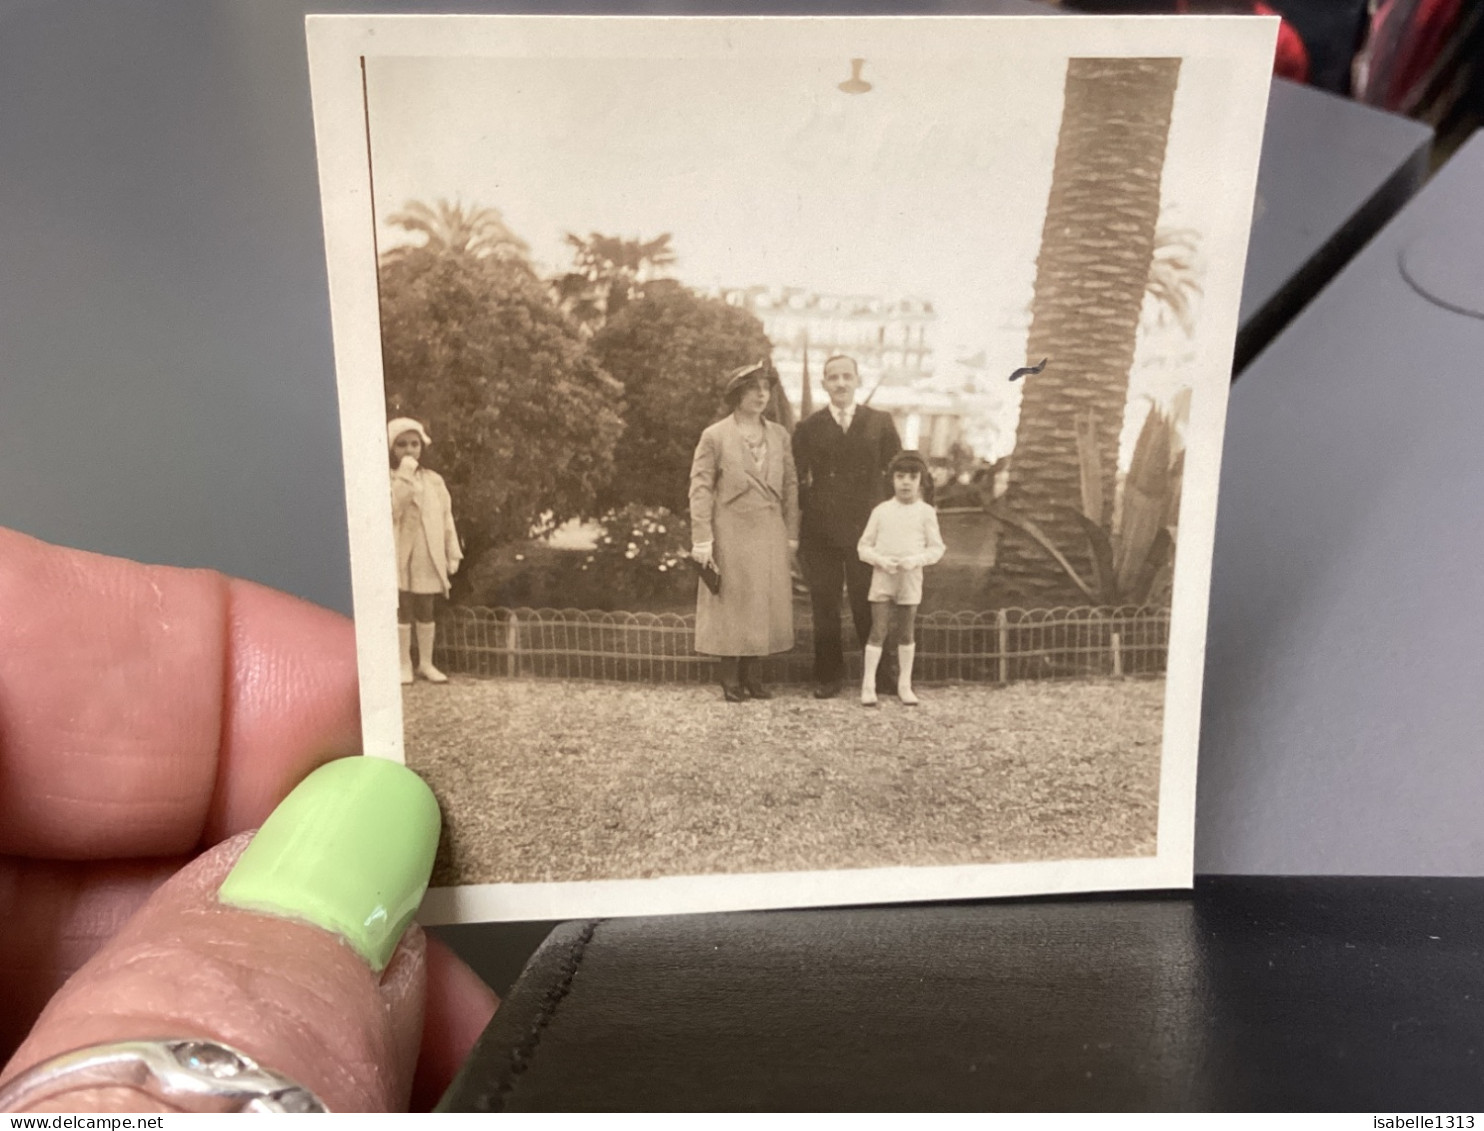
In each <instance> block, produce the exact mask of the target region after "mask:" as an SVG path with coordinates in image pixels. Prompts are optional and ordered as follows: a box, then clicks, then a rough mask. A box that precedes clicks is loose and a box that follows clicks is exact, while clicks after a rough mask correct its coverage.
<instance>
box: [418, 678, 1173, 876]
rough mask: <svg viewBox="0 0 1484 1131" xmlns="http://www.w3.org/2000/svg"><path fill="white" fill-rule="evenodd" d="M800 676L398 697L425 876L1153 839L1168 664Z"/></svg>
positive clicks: (888, 861) (616, 871)
mask: <svg viewBox="0 0 1484 1131" xmlns="http://www.w3.org/2000/svg"><path fill="white" fill-rule="evenodd" d="M922 697H923V705H922V706H921V707H918V708H915V709H911V710H909V709H907V708H904V707H902V706H901V705H900V704H899V703H897V702H896V700H895V699H888V700H885V701H884V702H883V705H882V706H881V707H880V708H878V709H876V710H873V711H872V710H866V709H864V708H862V707H861V706H860V704H859V703H858V702H854V701H852V700H850V699H848V698H840V699H835V700H830V701H825V702H820V701H817V700H815V699H813V698H811V697H809V696H808V694H807V692H805V691H804V690H802V689H800V688H783V689H780V692H779V698H777V699H774V700H772V701H770V702H753V703H746V704H727V703H724V702H723V701H722V699H721V696H720V693H719V691H717V690H716V689H715V688H712V687H697V686H650V685H639V684H622V683H597V682H577V681H570V682H563V681H556V680H545V681H543V680H532V679H519V680H504V679H488V680H480V679H472V678H462V677H458V678H455V679H454V680H453V681H452V682H451V683H449V684H448V685H446V686H433V685H430V684H426V683H421V682H419V683H417V684H415V685H413V686H412V687H410V688H408V689H406V691H405V693H404V696H403V703H404V710H405V715H406V734H407V761H408V764H409V765H410V766H412V767H413V768H414V769H416V770H417V771H418V772H419V773H421V774H422V775H423V776H424V777H425V778H426V779H427V780H428V781H429V783H430V784H431V785H432V787H433V789H434V791H435V792H436V793H437V795H438V797H439V800H440V801H441V802H442V804H443V808H444V819H445V836H444V842H443V845H442V847H441V848H440V851H439V858H438V863H437V866H436V869H435V873H434V879H433V882H434V883H435V884H440V885H441V884H451V883H494V882H504V881H521V882H529V881H553V880H592V879H619V878H629V877H643V876H657V875H686V874H704V873H715V872H770V871H800V870H808V871H813V870H823V869H835V868H869V867H879V866H887V865H908V864H915V865H928V864H965V863H989V862H1001V861H1016V860H1060V859H1079V858H1088V857H1112V856H1140V855H1152V854H1153V853H1154V851H1155V827H1156V818H1157V809H1158V780H1159V757H1160V738H1161V716H1162V710H1163V700H1164V682H1163V681H1162V680H1128V681H1113V680H1103V681H1079V682H1072V683H1052V682H1027V683H1018V684H1011V685H1009V686H1007V687H999V686H994V685H988V684H961V685H951V686H939V687H928V688H926V689H923V690H922Z"/></svg>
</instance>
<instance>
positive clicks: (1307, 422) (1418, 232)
mask: <svg viewBox="0 0 1484 1131" xmlns="http://www.w3.org/2000/svg"><path fill="white" fill-rule="evenodd" d="M1481 201H1484V135H1478V134H1476V135H1475V136H1474V138H1473V139H1472V140H1471V141H1470V142H1469V143H1468V144H1467V145H1465V146H1464V148H1463V149H1461V150H1460V151H1459V152H1458V153H1457V154H1455V155H1454V157H1453V159H1452V160H1451V161H1450V162H1449V163H1448V164H1447V165H1445V166H1444V167H1443V168H1442V170H1441V171H1440V172H1439V173H1438V174H1437V175H1436V176H1435V177H1434V178H1433V179H1432V180H1431V181H1430V182H1429V183H1428V185H1427V186H1426V187H1425V188H1424V189H1423V190H1422V192H1421V193H1420V194H1419V195H1418V196H1417V197H1416V198H1415V199H1414V200H1413V201H1412V202H1411V203H1410V204H1409V205H1408V206H1407V207H1406V208H1405V209H1403V211H1402V212H1401V213H1400V214H1399V215H1398V216H1397V217H1396V218H1395V219H1394V220H1393V221H1392V222H1391V224H1389V225H1388V226H1387V227H1386V228H1385V229H1384V230H1383V231H1382V232H1381V234H1380V235H1378V236H1377V237H1376V239H1375V240H1373V241H1372V242H1371V243H1370V244H1369V245H1367V246H1366V248H1365V249H1364V250H1363V251H1361V253H1360V254H1359V255H1358V256H1356V258H1355V259H1353V260H1352V261H1351V262H1350V264H1349V266H1348V267H1346V268H1345V269H1344V270H1343V271H1342V272H1340V274H1339V275H1338V276H1336V277H1335V279H1334V280H1333V281H1332V282H1331V283H1330V284H1329V286H1328V287H1327V288H1326V289H1325V290H1324V291H1323V292H1321V293H1320V295H1319V296H1318V297H1317V298H1316V299H1315V300H1314V301H1313V302H1312V303H1310V305H1309V306H1308V307H1307V308H1306V309H1305V310H1304V312H1303V313H1302V314H1301V315H1300V316H1299V317H1298V318H1297V319H1296V320H1295V321H1294V322H1293V323H1292V324H1291V325H1290V326H1289V328H1288V329H1287V330H1286V331H1285V332H1284V333H1283V334H1282V335H1280V336H1279V337H1278V338H1277V340H1276V341H1274V342H1273V343H1272V345H1271V346H1269V347H1268V349H1267V350H1265V351H1264V352H1263V353H1262V354H1261V355H1260V356H1259V357H1258V358H1257V359H1256V360H1255V361H1254V362H1253V363H1252V364H1251V365H1250V366H1249V367H1248V368H1247V370H1246V372H1245V373H1243V375H1242V377H1241V379H1240V380H1239V381H1237V383H1236V384H1235V385H1234V386H1233V388H1232V397H1231V407H1230V410H1229V414H1228V418H1227V432H1226V448H1225V453H1224V462H1223V467H1222V482H1221V496H1220V505H1219V510H1218V516H1217V529H1216V548H1215V568H1214V571H1213V575H1212V592H1211V613H1210V636H1209V645H1208V650H1207V656H1206V690H1205V700H1204V716H1203V722H1202V728H1201V735H1202V740H1201V752H1200V759H1201V764H1200V780H1199V797H1198V802H1197V813H1198V814H1199V816H1198V820H1197V823H1196V860H1197V865H1198V868H1199V870H1201V871H1206V872H1227V873H1281V874H1305V873H1310V874H1339V875H1342V874H1373V875H1376V874H1393V875H1420V876H1430V875H1472V876H1477V875H1481V874H1484V821H1481V820H1480V819H1479V812H1480V807H1481V802H1484V756H1481V754H1484V738H1481V735H1484V694H1481V690H1480V689H1481V688H1484V645H1481V641H1484V597H1481V595H1480V589H1479V577H1480V565H1479V563H1480V558H1481V553H1484V505H1481V500H1484V444H1481V443H1480V441H1479V435H1478V433H1479V422H1480V420H1484V210H1481V208H1480V202H1481ZM1404 260H1405V262H1406V263H1407V264H1408V266H1409V267H1410V268H1411V270H1412V274H1413V275H1414V277H1418V276H1420V277H1423V278H1424V280H1425V281H1429V282H1430V283H1431V284H1432V286H1431V289H1432V291H1433V294H1434V296H1435V297H1434V298H1428V297H1424V295H1423V294H1421V293H1419V292H1418V291H1417V290H1416V289H1414V288H1413V287H1412V286H1411V285H1410V284H1409V283H1408V281H1407V279H1406V278H1405V277H1404V275H1403V273H1402V265H1403V261H1404ZM1439 300H1440V301H1439ZM1469 308H1471V309H1472V310H1473V311H1474V312H1475V313H1473V314H1470V313H1465V312H1464V311H1465V310H1467V309H1469Z"/></svg>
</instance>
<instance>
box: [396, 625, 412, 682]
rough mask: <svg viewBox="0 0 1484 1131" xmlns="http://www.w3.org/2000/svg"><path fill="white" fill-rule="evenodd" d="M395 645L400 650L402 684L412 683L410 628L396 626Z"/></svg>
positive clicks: (407, 626)
mask: <svg viewBox="0 0 1484 1131" xmlns="http://www.w3.org/2000/svg"><path fill="white" fill-rule="evenodd" d="M397 644H398V645H399V646H400V648H401V650H402V682H403V683H411V682H412V626H411V625H410V624H399V625H397Z"/></svg>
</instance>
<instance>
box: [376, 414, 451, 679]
mask: <svg viewBox="0 0 1484 1131" xmlns="http://www.w3.org/2000/svg"><path fill="white" fill-rule="evenodd" d="M386 441H387V453H388V456H389V458H390V460H391V467H392V529H393V532H394V533H395V535H396V539H397V637H398V644H399V645H400V647H401V661H402V682H403V683H404V684H405V683H411V682H412V679H413V670H412V635H413V631H414V629H415V630H416V632H417V674H418V675H420V676H422V677H423V678H424V679H425V680H427V681H428V682H429V683H447V682H448V677H447V676H446V675H444V674H443V673H442V672H441V671H439V670H438V669H437V668H435V667H434V666H433V638H434V636H435V634H436V631H437V626H436V625H435V624H434V621H433V598H434V597H435V596H436V595H437V594H439V593H441V594H443V596H445V597H447V596H448V579H449V578H450V577H451V576H453V575H454V574H455V573H457V572H458V569H459V562H461V561H462V560H463V558H464V551H463V550H462V549H461V548H460V546H459V535H458V531H457V530H455V529H454V525H453V501H452V499H451V498H450V497H449V494H448V487H447V486H445V485H444V482H443V476H441V475H439V474H438V473H437V472H436V471H429V470H428V469H427V468H426V467H421V466H419V465H420V463H421V461H422V455H423V448H424V447H425V446H426V445H428V444H431V443H432V442H433V441H432V438H431V437H430V436H429V435H428V433H427V430H426V429H424V428H423V426H422V425H421V424H419V423H418V422H417V421H416V420H413V419H412V418H411V417H407V416H399V417H397V419H395V420H393V421H390V422H389V423H388V424H387V426H386Z"/></svg>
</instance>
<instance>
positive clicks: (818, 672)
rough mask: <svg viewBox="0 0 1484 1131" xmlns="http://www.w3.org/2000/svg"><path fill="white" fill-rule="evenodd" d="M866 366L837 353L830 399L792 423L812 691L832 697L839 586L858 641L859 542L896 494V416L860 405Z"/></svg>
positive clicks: (838, 653) (829, 379)
mask: <svg viewBox="0 0 1484 1131" xmlns="http://www.w3.org/2000/svg"><path fill="white" fill-rule="evenodd" d="M860 380H861V379H860V370H859V368H858V367H857V366H856V363H855V359H854V358H851V357H846V356H844V355H843V354H837V355H835V356H834V357H832V358H830V359H829V360H828V361H826V362H825V363H824V377H823V384H824V389H825V392H826V393H828V394H829V397H830V403H829V404H828V405H827V406H826V407H824V408H822V409H820V410H819V411H818V412H816V413H814V414H813V415H812V416H810V417H809V418H808V419H807V420H804V421H801V422H800V423H799V425H798V427H796V428H795V429H794V439H793V447H794V463H795V464H796V465H797V467H798V472H799V511H800V524H799V566H800V568H801V569H802V570H803V571H804V581H805V583H806V584H808V586H809V596H810V598H811V600H812V603H813V606H814V682H815V689H814V695H815V697H816V698H818V699H832V698H834V697H835V696H836V695H838V694H840V690H841V688H842V687H843V686H844V684H845V655H844V648H843V645H842V643H841V640H840V590H841V587H842V586H843V587H844V588H845V590H846V592H847V593H848V594H849V596H850V613H851V617H852V619H854V621H855V634H856V638H857V641H858V642H859V643H861V644H864V643H865V641H866V639H867V637H868V636H869V635H870V632H871V606H870V603H869V602H868V601H867V600H866V595H867V594H868V593H869V592H870V588H871V567H870V566H868V565H867V564H866V563H865V562H863V561H861V560H860V555H859V554H858V553H857V550H856V546H857V544H858V543H859V542H860V537H861V534H862V533H864V532H865V529H866V522H867V521H868V520H869V519H870V517H871V511H872V509H873V508H874V507H875V506H876V504H877V503H879V502H881V501H882V500H883V499H886V498H887V497H888V496H889V495H890V494H891V484H890V483H889V482H888V481H887V476H886V466H887V464H889V463H891V460H892V457H893V456H894V455H896V454H897V453H898V452H899V451H901V450H902V441H901V439H900V437H898V436H897V428H896V425H895V424H893V423H892V420H891V417H890V416H889V415H888V414H886V413H884V412H879V411H877V410H876V409H873V408H871V407H870V406H868V405H857V404H856V403H855V394H856V392H857V390H858V389H859V388H860ZM887 668H888V665H887V664H885V663H883V664H882V666H881V669H880V670H878V672H877V678H876V685H877V687H878V689H880V690H881V691H883V692H886V693H888V694H893V693H895V691H896V686H897V676H896V672H895V671H893V670H887Z"/></svg>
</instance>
